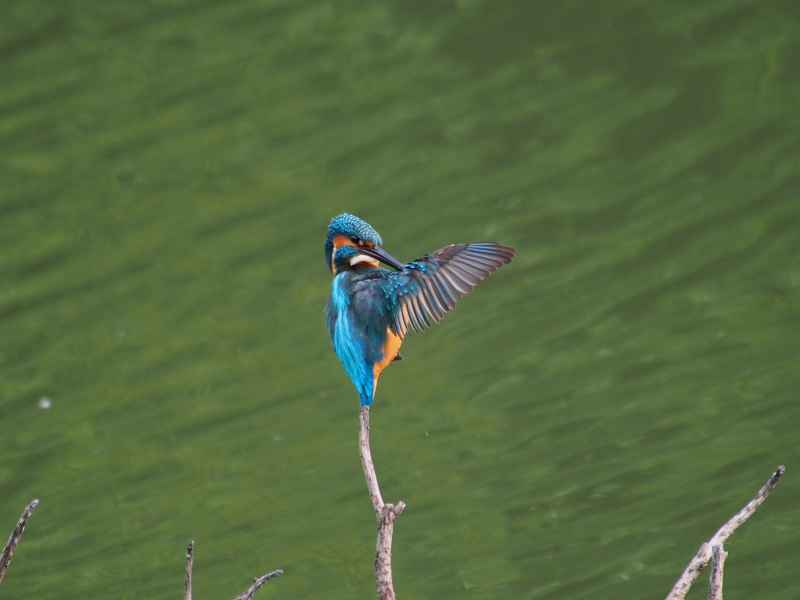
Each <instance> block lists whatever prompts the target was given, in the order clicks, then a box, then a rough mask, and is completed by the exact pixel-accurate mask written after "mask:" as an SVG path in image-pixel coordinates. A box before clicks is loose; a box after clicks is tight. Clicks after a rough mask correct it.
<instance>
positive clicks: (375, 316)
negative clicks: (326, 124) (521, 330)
mask: <svg viewBox="0 0 800 600" xmlns="http://www.w3.org/2000/svg"><path fill="white" fill-rule="evenodd" d="M381 246H383V241H382V240H381V236H380V235H378V232H377V231H375V230H374V229H373V228H372V227H370V226H369V225H368V224H367V223H366V222H364V221H362V220H361V219H359V218H358V217H355V216H353V215H348V214H347V213H344V214H341V215H339V216H338V217H334V218H333V219H332V220H331V223H330V225H328V237H327V238H325V262H326V263H327V264H328V268H330V270H331V272H332V273H333V285H332V286H331V295H330V298H328V301H327V302H326V303H325V320H326V321H327V324H328V331H329V332H330V335H331V342H332V343H333V349H334V351H335V352H336V356H338V357H339V360H340V361H342V365H343V366H344V370H345V372H346V373H347V374H348V375H349V376H350V379H351V380H352V381H353V383H354V384H355V386H356V389H357V390H358V397H359V401H360V402H361V406H370V405H371V404H372V400H373V398H374V397H375V388H376V386H377V385H378V377H379V376H380V374H381V372H382V371H383V370H384V369H385V368H386V366H387V365H388V364H389V363H390V362H392V361H395V360H402V359H403V357H402V356H401V355H400V352H399V350H400V344H402V343H403V339H404V338H405V336H406V334H408V332H409V331H411V330H414V331H416V332H417V333H420V332H422V331H423V330H425V329H427V328H428V327H430V326H431V322H436V323H438V322H439V321H441V320H442V317H443V316H444V313H446V312H447V311H449V310H451V309H452V308H454V307H455V305H456V302H458V301H459V300H460V299H461V296H463V295H464V294H466V293H468V292H471V291H472V289H473V288H474V287H475V286H476V285H478V284H479V283H480V282H481V281H482V280H483V279H484V278H486V277H487V276H488V275H489V273H491V272H492V271H494V270H495V269H497V267H499V266H501V265H505V264H508V263H509V262H511V259H512V258H514V255H515V254H516V250H514V249H513V248H509V247H507V246H501V245H500V244H498V243H496V242H470V243H467V244H455V245H452V246H445V247H444V248H442V249H441V250H437V251H436V252H434V253H433V254H426V255H425V256H423V257H422V258H418V259H417V260H413V261H411V262H408V263H406V264H403V263H401V262H400V261H398V260H397V259H396V258H393V257H392V256H391V255H390V254H388V253H387V252H386V251H385V250H383V248H382V247H381ZM379 263H384V264H386V265H389V266H390V267H392V268H393V269H395V271H389V270H387V269H383V268H381V266H380V264H379Z"/></svg>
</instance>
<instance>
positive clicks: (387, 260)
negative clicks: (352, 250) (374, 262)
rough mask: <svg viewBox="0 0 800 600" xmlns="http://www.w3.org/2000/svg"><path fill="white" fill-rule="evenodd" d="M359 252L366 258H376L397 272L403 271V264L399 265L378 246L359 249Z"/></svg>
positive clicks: (398, 262) (399, 263)
mask: <svg viewBox="0 0 800 600" xmlns="http://www.w3.org/2000/svg"><path fill="white" fill-rule="evenodd" d="M359 251H360V252H361V254H366V255H367V256H371V257H372V258H376V259H378V260H379V261H381V262H382V263H384V264H386V265H389V266H390V267H394V268H395V269H397V270H398V271H402V270H403V263H401V262H400V261H399V260H397V259H396V258H395V257H394V256H392V255H391V254H389V253H388V252H386V250H384V249H383V248H381V247H380V246H374V247H372V248H365V247H361V248H359Z"/></svg>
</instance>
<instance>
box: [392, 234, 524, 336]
mask: <svg viewBox="0 0 800 600" xmlns="http://www.w3.org/2000/svg"><path fill="white" fill-rule="evenodd" d="M515 255H516V250H514V249H513V248H509V247H507V246H501V245H500V244H497V243H496V242H472V243H469V244H454V245H452V246H446V247H444V248H442V249H441V250H437V251H436V252H434V253H433V254H426V255H425V256H423V257H422V258H418V259H417V260H414V261H411V262H409V263H406V264H405V265H404V266H403V270H402V271H397V272H394V273H391V274H390V275H388V276H387V277H386V279H385V281H384V293H385V294H386V299H387V301H388V302H389V305H390V306H392V307H393V309H392V313H391V321H392V325H391V327H392V331H393V332H394V333H395V334H397V335H398V336H400V337H401V338H403V337H405V336H406V334H407V333H408V332H409V331H410V330H412V329H413V330H414V331H416V332H417V333H420V332H422V331H424V330H425V329H428V328H429V327H430V326H431V322H434V323H438V322H439V321H441V320H442V318H443V317H444V314H445V313H446V312H448V311H450V310H452V309H453V308H455V305H456V302H458V301H459V300H461V297H462V296H463V295H464V294H468V293H469V292H471V291H472V290H473V289H474V288H475V286H476V285H478V284H479V283H480V282H481V281H483V280H484V279H485V278H486V277H487V276H488V275H489V274H490V273H492V272H494V271H495V270H497V268H498V267H500V266H502V265H505V264H508V263H509V262H511V259H513V258H514V256H515Z"/></svg>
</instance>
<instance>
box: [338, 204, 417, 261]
mask: <svg viewBox="0 0 800 600" xmlns="http://www.w3.org/2000/svg"><path fill="white" fill-rule="evenodd" d="M382 244H383V240H381V236H380V235H378V232H377V231H375V230H374V229H373V228H372V227H371V226H370V225H369V223H367V222H366V221H362V220H361V219H359V218H358V217H356V216H353V215H348V214H347V213H342V214H341V215H339V216H338V217H334V218H333V219H331V223H330V225H328V237H326V238H325V262H326V263H327V265H328V268H329V269H330V270H331V272H332V273H333V274H334V275H335V274H336V273H337V272H340V271H341V270H342V269H343V268H345V269H346V268H354V267H356V266H357V265H364V266H370V267H377V266H378V262H379V261H380V262H382V263H385V264H387V265H389V266H391V267H394V268H395V269H398V270H399V269H402V268H403V263H401V262H400V261H399V260H397V259H396V258H394V257H392V256H391V255H390V254H389V253H388V252H385V251H384V250H383V248H381V245H382Z"/></svg>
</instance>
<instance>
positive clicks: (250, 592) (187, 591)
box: [183, 540, 283, 600]
mask: <svg viewBox="0 0 800 600" xmlns="http://www.w3.org/2000/svg"><path fill="white" fill-rule="evenodd" d="M193 565H194V540H192V541H191V542H189V546H188V547H187V548H186V576H185V577H184V579H183V598H184V600H192V567H193ZM279 575H283V570H281V569H276V570H275V571H272V572H271V573H267V574H266V575H262V576H261V577H254V578H253V585H251V586H250V587H249V588H247V590H246V591H244V592H242V593H241V594H239V595H238V596H236V598H234V599H233V600H251V599H252V598H253V596H255V593H256V592H257V591H258V589H259V588H260V587H261V586H262V585H264V584H265V583H267V582H268V581H269V580H270V579H275V578H276V577H278V576H279Z"/></svg>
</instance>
